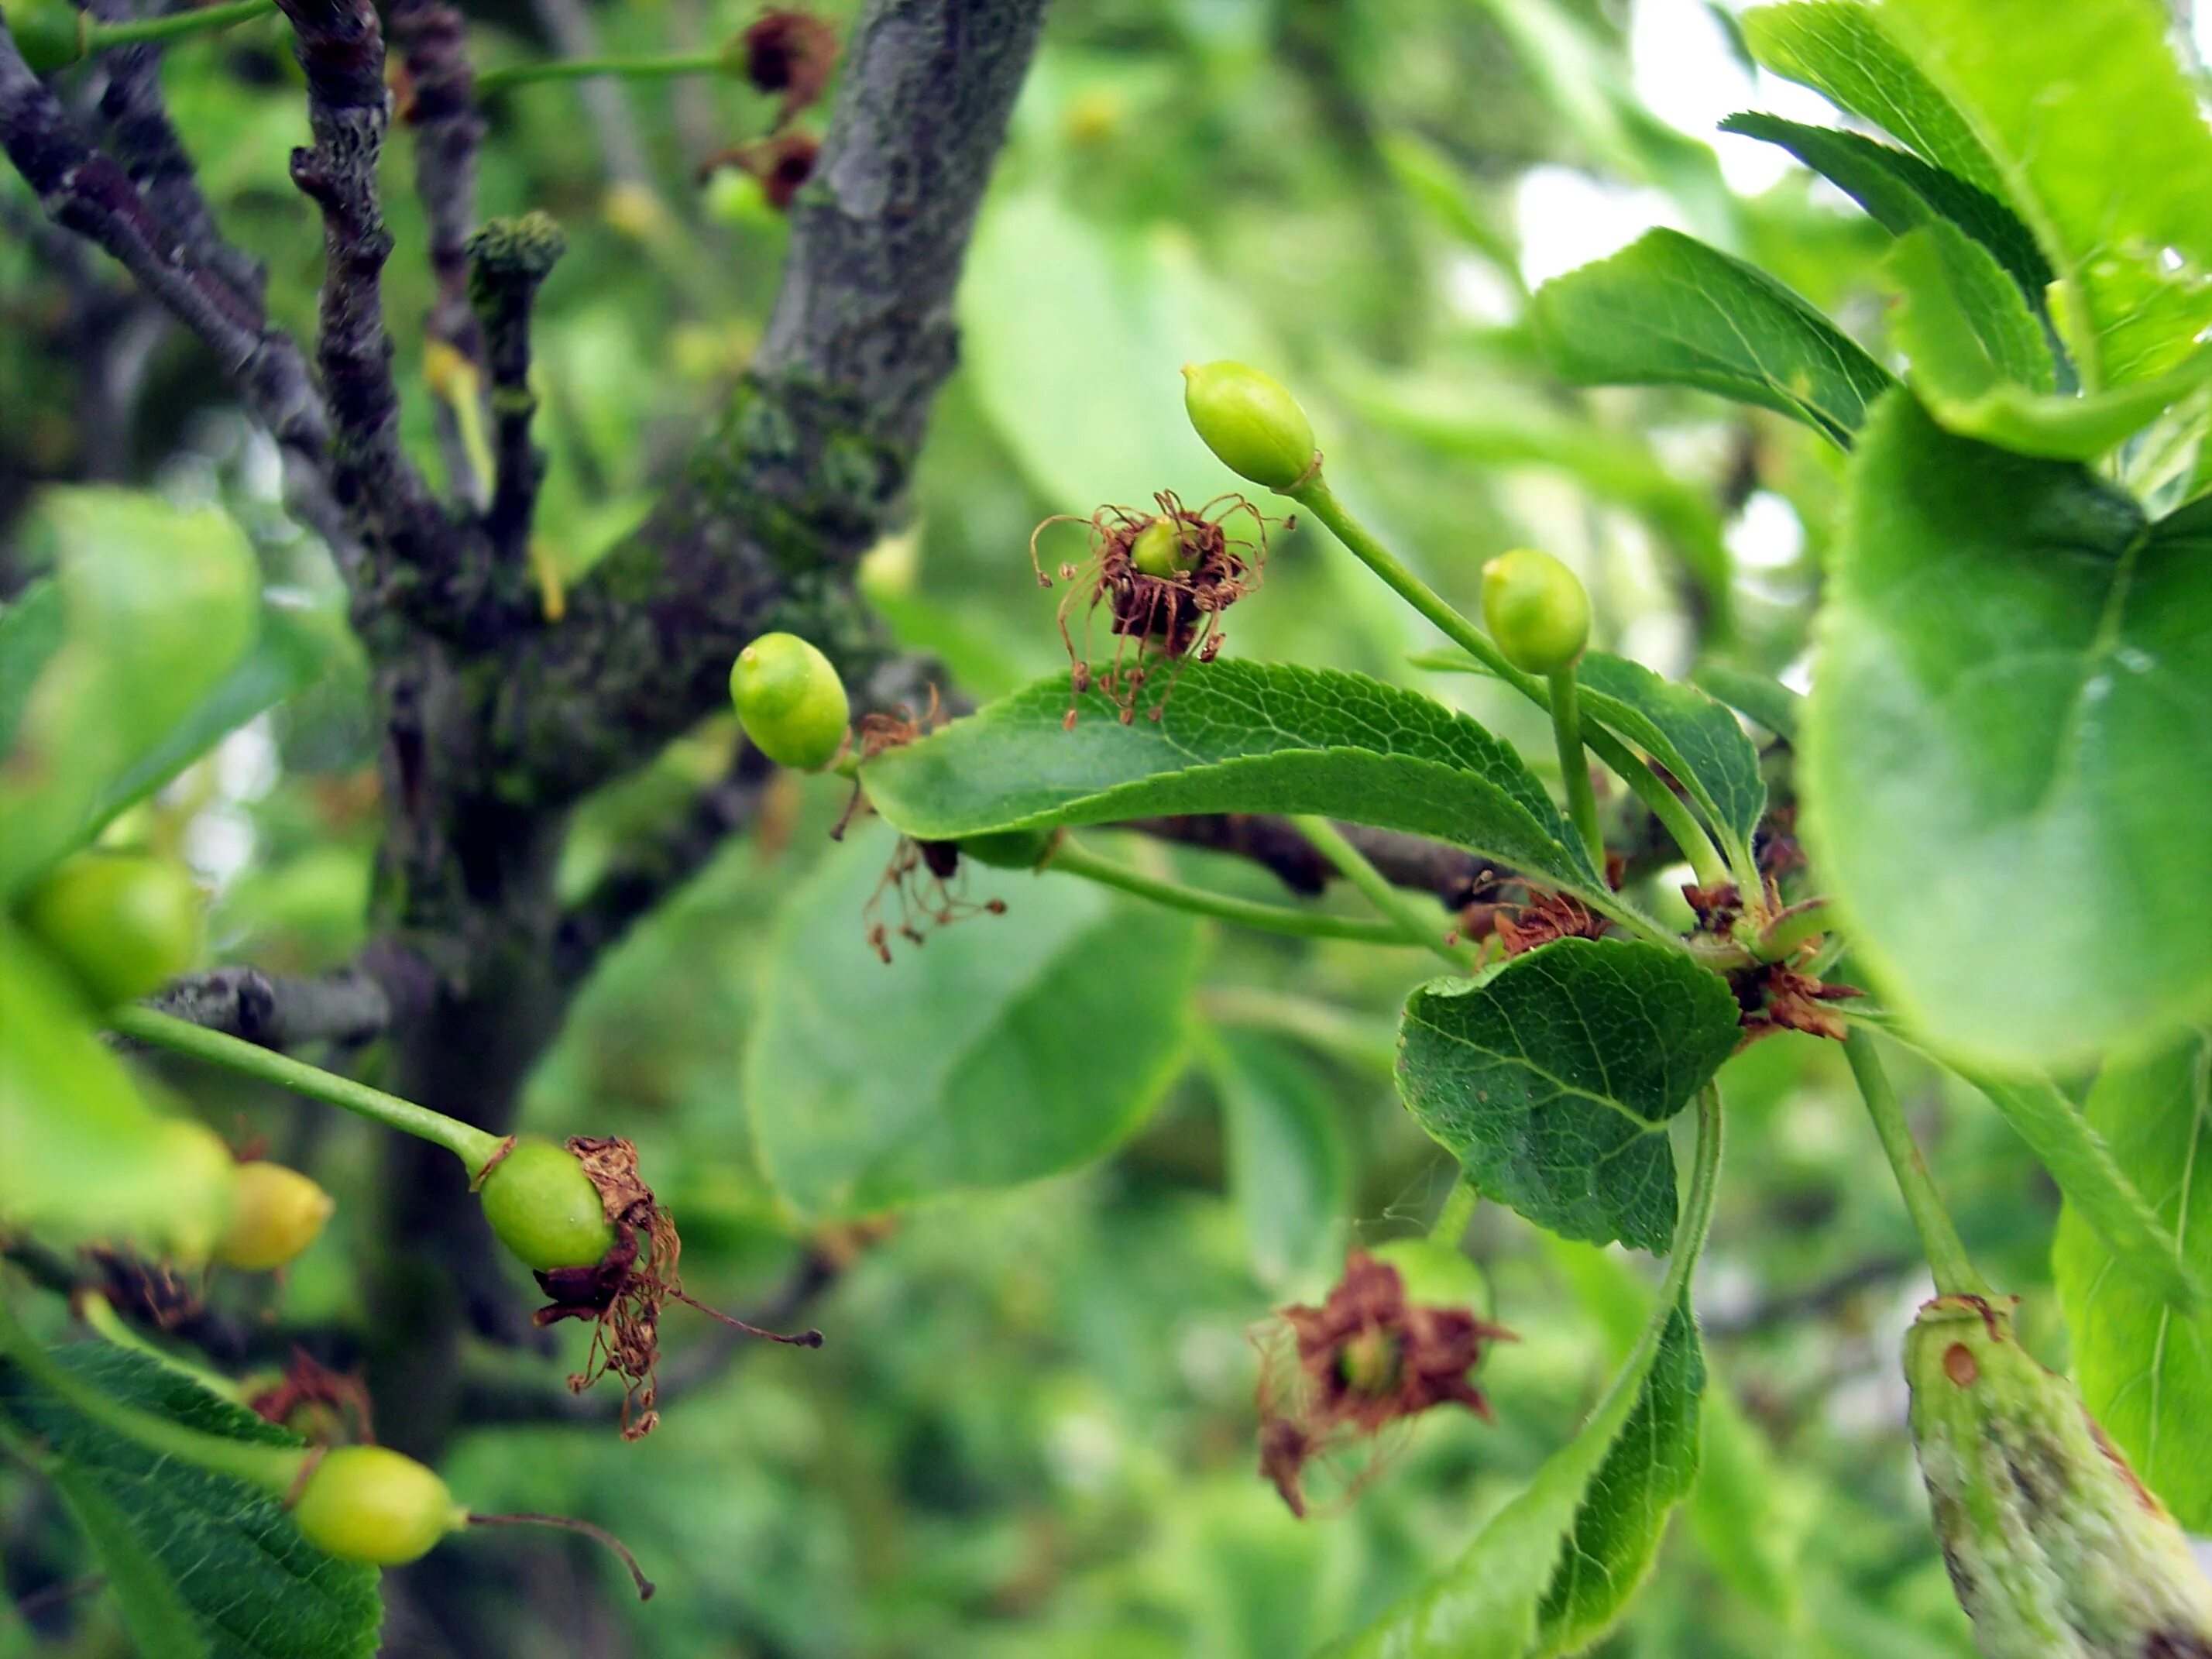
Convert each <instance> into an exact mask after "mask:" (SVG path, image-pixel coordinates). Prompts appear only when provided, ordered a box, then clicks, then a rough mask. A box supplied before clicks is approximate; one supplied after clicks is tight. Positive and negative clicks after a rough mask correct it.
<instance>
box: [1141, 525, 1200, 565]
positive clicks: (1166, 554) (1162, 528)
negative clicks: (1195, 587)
mask: <svg viewBox="0 0 2212 1659" xmlns="http://www.w3.org/2000/svg"><path fill="white" fill-rule="evenodd" d="M1129 562H1130V563H1131V564H1133V565H1134V566H1136V567H1137V568H1138V569H1139V570H1140V571H1142V572H1143V573H1144V574H1146V575H1147V576H1159V577H1162V578H1165V577H1169V576H1184V575H1188V574H1190V571H1191V568H1192V567H1193V566H1194V565H1195V564H1196V563H1197V562H1198V561H1197V560H1196V559H1195V558H1194V557H1193V556H1191V552H1190V550H1189V549H1188V548H1187V547H1185V546H1184V545H1183V543H1182V532H1181V531H1180V530H1179V529H1177V528H1176V524H1175V521H1174V520H1171V519H1154V520H1152V522H1151V523H1150V524H1148V525H1146V526H1145V527H1144V528H1143V529H1142V530H1139V532H1137V538H1136V540H1134V541H1133V542H1131V543H1130V544H1129Z"/></svg>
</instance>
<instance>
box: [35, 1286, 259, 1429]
mask: <svg viewBox="0 0 2212 1659" xmlns="http://www.w3.org/2000/svg"><path fill="white" fill-rule="evenodd" d="M76 1316H77V1317H78V1318H79V1319H82V1321H84V1322H85V1324H86V1325H87V1326H88V1328H90V1329H91V1331H92V1334H94V1336H96V1337H98V1338H100V1340H101V1341H103V1342H106V1343H108V1344H110V1345H112V1346H115V1347H118V1348H128V1349H130V1350H131V1352H133V1353H142V1354H143V1355H145V1356H146V1358H149V1359H150V1360H152V1361H153V1362H154V1363H155V1364H157V1365H159V1366H161V1368H162V1369H163V1370H171V1371H174V1372H175V1373H176V1374H177V1375H178V1376H188V1377H190V1378H191V1380H192V1381H193V1382H194V1383H197V1384H198V1385H199V1386H200V1387H201V1388H203V1389H206V1390H207V1391H208V1392H209V1393H210V1394H216V1395H222V1397H223V1398H224V1399H225V1400H228V1401H232V1402H233V1403H234V1404H243V1403H244V1395H243V1392H242V1390H240V1388H239V1386H238V1384H237V1383H234V1382H232V1381H231V1380H230V1378H228V1377H227V1376H220V1375H218V1374H217V1373H216V1372H214V1371H204V1370H201V1369H200V1368H199V1367H198V1366H197V1365H191V1364H185V1361H183V1360H181V1359H179V1358H177V1357H176V1356H175V1355H174V1354H172V1353H169V1352H167V1351H166V1350H164V1349H161V1348H159V1347H156V1346H155V1345H154V1344H153V1343H151V1342H149V1341H148V1340H146V1339H145V1338H144V1337H143V1336H141V1335H139V1334H138V1333H137V1332H136V1331H134V1330H132V1329H131V1327H130V1326H128V1325H126V1324H125V1323H124V1322H123V1316H122V1315H120V1314H118V1313H117V1312H116V1311H115V1304H113V1303H112V1302H110V1301H109V1300H108V1299H107V1298H106V1297H104V1296H102V1295H101V1294H100V1292H99V1291H82V1292H80V1293H79V1294H78V1296H77V1297H76Z"/></svg>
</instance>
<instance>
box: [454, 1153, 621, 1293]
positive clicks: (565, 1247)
mask: <svg viewBox="0 0 2212 1659" xmlns="http://www.w3.org/2000/svg"><path fill="white" fill-rule="evenodd" d="M480 1196H481V1197H482V1198H483V1207H484V1219H486V1220H487V1221H489V1222H490V1223H491V1230H492V1231H493V1232H495V1233H496V1234H498V1235H499V1242H500V1243H502V1244H504V1245H506V1246H507V1249H510V1250H512V1251H513V1252H514V1253H515V1255H518V1256H520V1258H521V1259H522V1261H523V1263H524V1265H525V1266H526V1267H533V1268H535V1269H537V1270H538V1272H539V1273H550V1272H552V1271H553V1270H554V1269H555V1268H556V1267H591V1266H592V1265H593V1264H595V1263H596V1262H597V1261H599V1259H600V1258H601V1257H602V1256H604V1255H606V1253H607V1252H608V1251H609V1250H610V1249H612V1248H613V1247H614V1242H615V1230H614V1224H613V1223H611V1222H610V1221H609V1220H608V1219H607V1210H606V1206H605V1204H603V1203H602V1202H600V1200H599V1188H597V1187H595V1186H593V1185H592V1178H591V1176H587V1175H586V1174H585V1173H584V1166H583V1165H582V1164H580V1163H578V1162H577V1161H576V1155H575V1154H574V1152H570V1151H569V1150H568V1148H567V1147H566V1146H555V1145H554V1144H553V1143H552V1142H551V1141H550V1140H539V1139H534V1138H531V1139H519V1140H517V1141H516V1142H515V1143H514V1146H513V1150H512V1151H510V1152H508V1153H507V1156H506V1157H505V1158H501V1159H500V1161H499V1162H498V1163H497V1164H494V1165H493V1166H492V1172H491V1173H490V1174H489V1176H485V1177H484V1183H483V1191H482V1193H481V1194H480Z"/></svg>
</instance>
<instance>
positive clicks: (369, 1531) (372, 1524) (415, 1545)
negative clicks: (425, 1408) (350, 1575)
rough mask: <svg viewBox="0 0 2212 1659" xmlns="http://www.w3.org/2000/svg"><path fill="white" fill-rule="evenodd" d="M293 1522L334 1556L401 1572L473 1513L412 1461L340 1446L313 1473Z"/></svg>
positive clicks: (385, 1450) (383, 1450)
mask: <svg viewBox="0 0 2212 1659" xmlns="http://www.w3.org/2000/svg"><path fill="white" fill-rule="evenodd" d="M292 1519H293V1520H294V1522H296V1523H297V1524H298V1526H299V1528H300V1531H301V1534H303V1535H304V1536H305V1537H306V1538H307V1541H308V1542H309V1543H311V1544H313V1545H314V1546H315V1547H316V1548H318V1549H319V1550H322V1551H324V1552H325V1553H327V1554H331V1555H335V1556H337V1558H339V1559H341V1560H344V1561H367V1562H370V1563H372V1564H374V1565H377V1566H380V1567H396V1566H400V1565H404V1563H406V1562H409V1561H413V1560H416V1559H419V1558H421V1557H422V1556H424V1555H427V1554H428V1553H429V1552H430V1548H431V1547H432V1546H433V1545H435V1543H436V1542H437V1541H439V1540H440V1539H441V1538H443V1537H444V1536H445V1535H446V1534H447V1533H449V1532H453V1531H456V1530H458V1529H459V1528H462V1527H465V1526H466V1525H467V1524H468V1520H469V1515H468V1511H467V1510H465V1509H463V1508H462V1507H461V1506H460V1505H459V1504H456V1503H455V1502H454V1501H453V1493H452V1492H449V1491H448V1490H447V1486H446V1483H445V1482H444V1481H443V1480H440V1479H439V1478H438V1477H437V1475H436V1474H435V1473H434V1472H433V1471H431V1470H429V1469H427V1468H424V1467H423V1466H422V1464H420V1463H417V1462H416V1461H415V1460H414V1459H413V1458H411V1457H406V1456H403V1455H401V1454H399V1453H398V1452H396V1451H393V1450H392V1449H390V1448H389V1447H386V1446H339V1447H337V1448H336V1449H332V1450H331V1451H329V1452H326V1453H325V1454H324V1455H323V1460H322V1462H319V1463H318V1464H317V1465H316V1466H315V1468H314V1469H313V1472H312V1473H310V1474H308V1476H307V1482H306V1484H305V1485H304V1486H301V1489H300V1495H299V1498H297V1499H296V1500H295V1502H294V1504H293V1505H292Z"/></svg>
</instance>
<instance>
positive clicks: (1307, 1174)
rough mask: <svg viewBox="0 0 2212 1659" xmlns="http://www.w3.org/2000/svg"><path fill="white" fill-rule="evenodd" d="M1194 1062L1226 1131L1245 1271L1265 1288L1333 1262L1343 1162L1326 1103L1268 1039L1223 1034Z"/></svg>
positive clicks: (1346, 1189)
mask: <svg viewBox="0 0 2212 1659" xmlns="http://www.w3.org/2000/svg"><path fill="white" fill-rule="evenodd" d="M1200 1053H1201V1054H1202V1055H1203V1056H1204V1058H1205V1060H1206V1070H1207V1072H1208V1073H1210V1074H1211V1075H1212V1079H1213V1085H1214V1091H1215V1092H1216V1093H1217V1094H1218V1096H1219V1097H1220V1100H1221V1113H1222V1118H1223V1121H1224V1125H1225V1128H1226V1130H1227V1132H1228V1143H1229V1146H1228V1152H1229V1191H1230V1196H1231V1198H1232V1199H1233V1200H1235V1201H1236V1205H1237V1213H1238V1214H1239V1215H1241V1216H1242V1217H1243V1219H1244V1236H1245V1237H1246V1239H1247V1240H1249V1243H1250V1244H1251V1249H1252V1270H1253V1273H1254V1274H1255V1276H1256V1277H1257V1278H1258V1279H1259V1281H1260V1282H1261V1284H1262V1285H1267V1286H1268V1287H1270V1288H1271V1289H1274V1288H1280V1287H1283V1286H1285V1285H1290V1284H1291V1283H1293V1282H1294V1281H1295V1280H1296V1279H1297V1278H1298V1277H1299V1276H1300V1275H1301V1274H1303V1273H1307V1272H1309V1271H1310V1270H1312V1269H1315V1268H1316V1267H1321V1266H1322V1265H1323V1264H1324V1263H1326V1262H1328V1261H1329V1260H1331V1259H1332V1258H1334V1257H1337V1256H1339V1255H1340V1251H1339V1249H1338V1247H1337V1236H1338V1231H1339V1229H1340V1226H1341V1225H1342V1224H1343V1221H1344V1218H1345V1217H1346V1214H1347V1213H1348V1212H1349V1210H1350V1208H1351V1203H1352V1153H1351V1148H1350V1146H1348V1145H1347V1144H1346V1136H1345V1132H1344V1125H1343V1123H1342V1122H1341V1121H1340V1119H1339V1117H1338V1115H1337V1107H1336V1102H1335V1101H1334V1099H1333V1098H1332V1097H1330V1094H1329V1091H1328V1089H1327V1088H1326V1087H1324V1086H1323V1085H1322V1081H1321V1079H1320V1078H1319V1077H1317V1076H1316V1074H1315V1072H1314V1068H1313V1066H1312V1065H1311V1063H1310V1061H1309V1060H1306V1059H1305V1058H1304V1056H1302V1055H1301V1054H1298V1053H1297V1051H1295V1050H1293V1049H1291V1048H1285V1046H1284V1045H1283V1044H1282V1043H1280V1042H1277V1041H1274V1040H1273V1039H1272V1038H1268V1037H1265V1036H1259V1035H1257V1034H1255V1033H1249V1032H1230V1033H1226V1034H1224V1035H1222V1036H1218V1037H1216V1038H1212V1039H1209V1040H1208V1041H1207V1042H1205V1043H1204V1045H1203V1046H1202V1048H1201V1049H1200Z"/></svg>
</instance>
